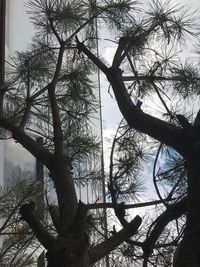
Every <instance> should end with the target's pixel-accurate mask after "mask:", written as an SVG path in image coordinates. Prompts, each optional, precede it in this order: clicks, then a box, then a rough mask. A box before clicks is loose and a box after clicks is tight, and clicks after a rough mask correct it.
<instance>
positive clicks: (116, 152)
mask: <svg viewBox="0 0 200 267" xmlns="http://www.w3.org/2000/svg"><path fill="white" fill-rule="evenodd" d="M27 7H28V10H29V14H30V17H31V20H32V22H33V24H34V25H35V28H36V34H35V37H34V38H33V42H32V44H31V45H30V46H29V48H28V49H27V51H25V52H17V53H16V54H15V55H14V56H13V57H12V58H11V60H10V61H9V63H8V65H7V72H6V74H5V81H4V83H3V84H2V85H1V93H0V100H1V101H0V126H1V127H2V128H3V129H5V130H6V131H7V134H11V136H12V138H14V139H15V140H16V141H17V142H19V143H20V144H21V145H22V146H23V147H25V148H26V149H27V150H28V151H29V152H30V153H31V154H32V155H33V156H34V157H35V158H36V159H37V160H38V161H39V162H41V163H42V164H43V165H44V167H45V170H46V175H47V176H49V177H50V178H51V179H52V180H53V183H54V187H55V191H56V196H57V207H54V208H56V209H53V205H51V204H49V203H47V204H48V208H49V212H50V215H51V220H52V222H53V225H54V226H53V228H54V231H50V230H49V229H47V228H46V227H45V225H44V223H43V222H42V221H43V220H42V218H40V216H39V215H38V213H37V211H36V210H35V207H34V206H33V205H32V203H26V204H24V205H23V206H22V207H21V209H20V213H21V217H22V219H23V220H25V221H26V222H27V223H28V225H29V226H30V228H31V229H32V231H33V233H34V235H35V236H36V238H37V239H38V240H39V242H40V243H41V244H42V245H43V247H44V248H45V249H46V250H47V254H46V257H47V261H48V267H55V266H60V267H66V266H74V267H75V266H81V267H86V266H90V265H93V264H96V263H97V262H98V261H99V260H101V259H103V258H105V257H106V264H107V265H108V264H110V265H111V266H124V265H125V264H126V265H128V264H129V265H130V266H143V267H145V266H172V264H173V266H175V267H180V266H181V267H189V266H190V267H191V266H192V267H197V266H200V259H199V255H200V251H199V247H200V246H199V245H200V236H199V232H200V226H199V214H200V213H199V208H200V198H199V187H200V183H199V159H200V148H199V141H200V140H199V131H200V128H199V127H200V124H199V116H200V113H199V107H198V98H199V88H200V87H199V86H200V77H199V62H198V54H197V56H196V57H194V58H193V61H192V59H188V60H184V56H183V55H184V54H183V51H184V49H186V50H187V49H188V47H190V46H191V43H193V44H194V45H196V44H198V38H197V37H198V28H197V27H196V25H195V23H196V22H195V16H196V14H194V13H190V12H189V11H188V10H187V8H185V7H181V6H180V5H176V4H173V3H172V2H170V1H156V0H153V1H151V2H150V3H149V4H148V5H146V4H145V5H141V4H139V3H138V2H137V1H129V0H117V1H113V0H105V1H93V0H92V1H91V0H88V1H65V0H63V1H60V0H30V1H27ZM102 28H107V30H108V31H110V33H111V34H112V35H111V36H112V38H113V40H114V43H115V44H116V51H115V53H114V57H113V60H112V63H111V65H109V64H107V63H106V59H104V58H102V57H101V56H100V55H99V54H98V53H97V41H98V42H99V40H98V39H99V38H98V32H99V31H100V30H101V29H102ZM188 40H190V42H188ZM189 49H190V48H189ZM192 49H193V48H192ZM196 49H198V46H197V47H196ZM97 69H98V70H99V71H101V73H103V74H104V75H105V77H106V79H107V81H108V82H109V85H110V87H111V88H112V92H113V93H114V96H115V99H116V102H117V105H118V107H119V110H120V112H121V114H122V116H123V118H124V119H123V120H122V121H121V123H120V124H119V127H118V129H117V132H116V134H115V136H114V138H113V142H112V145H111V153H110V161H109V162H110V165H109V170H108V173H106V175H105V177H102V172H100V167H101V165H100V164H99V163H98V164H96V168H94V169H92V170H91V166H92V163H91V162H92V160H93V161H95V162H98V161H99V162H100V158H101V157H100V145H101V144H100V143H99V141H100V140H97V137H96V136H95V135H94V131H93V129H92V128H93V127H92V123H91V122H92V118H93V117H94V114H95V112H96V110H98V108H99V107H98V102H97V101H96V98H95V93H94V92H95V81H94V76H93V75H96V74H94V73H95V71H96V72H97ZM108 97H109V94H108ZM154 102H156V105H159V106H160V107H161V108H160V110H159V112H158V111H156V112H155V108H156V107H157V106H156V105H155V103H154ZM154 107H155V108H154ZM31 133H35V134H37V135H38V136H40V137H43V144H39V143H37V142H36V141H35V140H34V138H32V136H31ZM91 159H92V160H91ZM145 166H147V167H148V170H149V169H151V172H150V171H148V172H147V171H146V172H144V169H145ZM83 170H84V173H82V174H81V171H83ZM152 174H153V175H152ZM144 175H145V176H146V177H148V180H152V184H153V185H154V187H155V191H156V194H157V198H156V199H154V200H152V198H151V197H150V199H149V201H147V202H145V201H141V198H140V195H138V193H139V192H140V191H142V190H144V186H143V184H142V179H141V177H142V176H144ZM88 177H89V179H88ZM99 177H101V178H102V180H103V184H104V182H105V184H106V189H105V192H104V193H105V194H106V195H105V197H104V199H103V200H104V201H102V202H101V200H100V201H99V200H98V201H97V202H95V203H85V204H83V203H82V202H81V201H79V200H78V196H77V192H76V182H77V180H81V181H82V182H83V183H86V184H87V183H88V181H90V182H93V183H95V182H96V181H97V183H98V181H99V180H100V179H99ZM80 178H81V179H80ZM100 184H101V183H100ZM147 191H148V188H147ZM47 199H48V197H47ZM132 201H133V203H132ZM158 204H159V205H160V206H158V207H157V205H158ZM150 205H156V207H157V209H156V208H154V212H151V214H149V216H147V213H146V216H142V217H141V215H140V214H139V212H138V213H137V210H136V208H137V207H145V206H150ZM129 208H132V209H133V211H132V212H129V216H128V214H127V209H129ZM94 209H104V212H105V209H107V212H106V215H107V216H108V215H109V211H110V209H111V210H113V211H114V212H111V215H112V217H113V216H115V218H117V220H118V222H119V223H120V226H117V222H116V220H115V221H113V220H112V219H111V218H110V217H108V218H107V219H106V221H104V227H106V229H103V230H104V231H103V232H101V230H102V229H100V230H99V229H98V227H96V226H97V225H98V222H97V224H95V219H97V218H95V215H88V210H94ZM53 210H54V211H55V212H52V211H53ZM103 219H104V220H105V213H104V216H103ZM103 219H102V220H103ZM98 220H99V218H98ZM91 227H92V228H93V229H94V228H95V227H96V232H98V233H99V237H98V238H88V237H89V236H91V237H92V235H93V234H92V232H91ZM177 246H178V249H176V253H175V256H173V254H174V251H175V248H176V247H177ZM113 251H114V252H113ZM110 253H111V256H109V254H110ZM172 261H173V263H172ZM97 264H98V263H97ZM99 264H104V266H105V262H103V263H101V262H100V263H99Z"/></svg>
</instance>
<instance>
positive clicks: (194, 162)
mask: <svg viewBox="0 0 200 267" xmlns="http://www.w3.org/2000/svg"><path fill="white" fill-rule="evenodd" d="M188 154H189V155H188V158H187V171H188V174H187V176H188V204H187V205H188V207H187V222H186V228H185V233H184V237H183V240H182V242H181V244H180V247H179V249H178V253H177V255H176V259H175V262H174V267H200V148H199V147H198V145H195V146H193V149H192V150H191V151H190V152H189V153H188Z"/></svg>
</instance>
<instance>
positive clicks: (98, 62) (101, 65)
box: [76, 36, 108, 74]
mask: <svg viewBox="0 0 200 267" xmlns="http://www.w3.org/2000/svg"><path fill="white" fill-rule="evenodd" d="M76 43H77V49H78V50H79V51H81V52H83V53H84V54H85V55H86V56H87V57H88V58H89V59H90V60H92V62H93V63H94V64H95V65H96V66H97V67H98V68H99V69H100V70H101V71H102V72H103V73H104V74H106V73H107V71H108V67H107V66H106V65H105V64H104V63H103V62H102V61H101V60H100V59H99V58H98V57H96V56H95V55H94V54H93V53H92V52H91V51H90V50H88V49H87V47H86V46H85V45H84V43H82V42H80V41H79V39H78V37H77V36H76Z"/></svg>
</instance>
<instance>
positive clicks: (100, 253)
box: [90, 216, 142, 264]
mask: <svg viewBox="0 0 200 267" xmlns="http://www.w3.org/2000/svg"><path fill="white" fill-rule="evenodd" d="M141 223H142V219H141V218H140V216H136V217H135V218H134V219H133V220H132V221H131V222H130V223H128V224H127V225H126V226H125V227H124V228H122V230H120V231H119V232H117V233H116V234H114V235H113V236H111V237H110V238H108V239H107V240H105V241H104V242H102V243H101V244H99V245H96V246H95V247H93V248H91V249H90V263H91V264H94V263H96V262H97V261H99V260H100V259H102V258H103V257H105V256H106V255H108V254H109V253H110V252H111V251H113V250H114V249H115V248H117V247H118V246H119V245H120V244H122V243H123V242H124V241H126V240H127V239H129V238H131V236H133V235H134V234H135V233H136V232H137V230H138V228H139V226H140V224H141Z"/></svg>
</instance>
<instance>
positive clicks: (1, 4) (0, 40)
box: [0, 0, 6, 84]
mask: <svg viewBox="0 0 200 267" xmlns="http://www.w3.org/2000/svg"><path fill="white" fill-rule="evenodd" d="M5 17H6V0H0V84H2V83H3V82H4V70H5V21H6V18H5Z"/></svg>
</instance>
